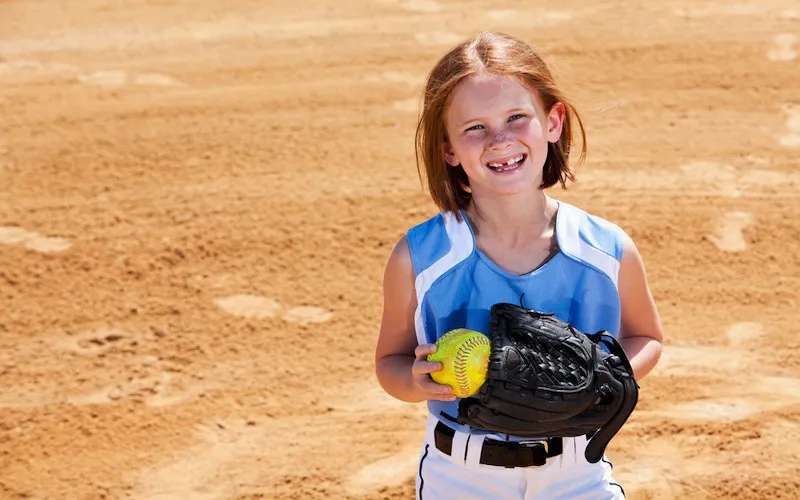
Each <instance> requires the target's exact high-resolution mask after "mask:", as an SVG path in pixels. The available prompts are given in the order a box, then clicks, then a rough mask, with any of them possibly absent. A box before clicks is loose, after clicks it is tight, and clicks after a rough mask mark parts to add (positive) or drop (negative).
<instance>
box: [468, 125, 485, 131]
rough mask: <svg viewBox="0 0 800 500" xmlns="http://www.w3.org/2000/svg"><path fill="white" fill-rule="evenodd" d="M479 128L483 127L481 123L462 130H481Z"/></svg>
mask: <svg viewBox="0 0 800 500" xmlns="http://www.w3.org/2000/svg"><path fill="white" fill-rule="evenodd" d="M481 129H483V125H473V126H472V127H470V128H468V129H467V130H465V131H464V132H469V131H471V130H481Z"/></svg>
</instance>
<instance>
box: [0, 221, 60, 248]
mask: <svg viewBox="0 0 800 500" xmlns="http://www.w3.org/2000/svg"><path fill="white" fill-rule="evenodd" d="M0 245H14V246H22V247H25V248H27V249H28V250H33V251H34V252H39V253H59V252H63V251H65V250H69V248H70V247H71V246H72V243H71V242H70V241H69V240H68V239H66V238H61V237H57V236H43V235H41V234H39V233H37V232H35V231H28V230H26V229H23V228H21V227H16V226H0Z"/></svg>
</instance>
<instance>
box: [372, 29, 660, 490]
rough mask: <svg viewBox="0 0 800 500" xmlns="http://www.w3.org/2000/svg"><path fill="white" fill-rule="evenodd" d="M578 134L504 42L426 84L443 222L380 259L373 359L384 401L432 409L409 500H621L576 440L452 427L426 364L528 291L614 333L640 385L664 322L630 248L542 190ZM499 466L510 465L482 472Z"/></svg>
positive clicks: (543, 306) (432, 176) (516, 50)
mask: <svg viewBox="0 0 800 500" xmlns="http://www.w3.org/2000/svg"><path fill="white" fill-rule="evenodd" d="M576 126H577V127H579V128H580V131H581V136H582V138H583V139H584V141H582V144H585V135H584V131H583V126H582V123H581V121H580V118H579V116H578V113H577V112H576V110H575V108H574V107H573V105H572V104H571V103H570V101H569V100H568V99H567V98H566V97H565V95H564V93H563V91H562V90H561V88H559V86H558V85H557V84H556V83H555V82H554V81H553V78H552V76H551V74H550V71H549V70H548V68H547V66H546V65H545V64H544V62H543V61H542V59H541V58H540V57H539V55H538V54H537V53H536V51H535V50H534V49H533V48H532V47H530V46H529V45H527V44H526V43H524V42H522V41H520V40H518V39H516V38H513V37H511V36H508V35H504V34H500V33H482V34H480V35H478V36H477V37H475V38H473V39H471V40H467V41H465V42H464V43H462V44H460V45H458V46H456V47H455V48H454V49H452V50H451V51H450V52H449V53H448V54H447V55H445V56H444V57H443V58H442V59H441V60H440V61H439V62H438V63H437V64H436V66H435V67H434V69H433V71H432V72H431V73H430V75H429V77H428V80H427V83H426V86H425V96H424V107H423V111H422V114H421V117H420V120H419V125H418V127H417V153H418V158H419V160H421V163H422V165H423V166H424V169H425V175H426V177H427V181H428V187H429V189H430V192H431V195H432V197H433V200H434V202H435V203H436V204H437V206H438V207H439V208H440V209H441V213H440V214H439V215H437V216H435V217H433V218H432V219H430V220H428V221H426V222H424V223H422V224H420V225H418V226H416V227H414V228H412V229H411V230H410V231H408V233H407V234H406V236H405V237H403V238H402V239H401V240H400V241H399V242H398V243H397V245H396V246H395V247H394V249H393V250H392V254H391V256H390V257H389V261H388V263H387V265H386V271H385V275H384V310H383V318H382V322H381V329H380V336H379V338H378V343H377V348H376V373H377V376H378V380H379V382H380V383H381V386H382V387H383V388H384V390H385V391H386V392H387V393H388V394H390V395H392V396H393V397H395V398H397V399H400V400H402V401H408V402H419V401H427V404H428V409H429V412H430V414H429V417H428V424H427V431H426V434H425V438H424V442H423V446H422V451H421V454H420V461H419V469H418V474H417V478H416V484H417V498H418V499H419V500H422V499H425V500H433V499H458V500H465V499H486V500H488V499H492V500H496V499H509V500H510V499H520V500H521V499H547V500H554V499H587V500H589V499H591V500H601V499H618V498H624V492H623V490H622V487H621V486H619V484H617V483H616V482H615V481H614V480H613V479H612V477H611V464H610V462H608V461H607V460H606V459H603V460H601V461H600V462H598V463H596V464H591V463H589V462H587V461H586V459H585V458H584V455H583V452H584V448H585V445H586V438H584V437H578V438H563V439H561V438H559V439H555V438H551V439H547V440H541V441H537V442H531V441H530V440H523V439H522V438H519V437H517V436H509V435H504V434H498V433H490V432H481V431H479V430H477V429H472V428H469V427H465V426H460V425H459V424H457V423H456V422H455V421H454V419H453V417H455V416H456V415H457V413H458V410H457V406H458V401H457V400H456V398H455V396H453V395H452V394H451V390H450V388H449V387H447V386H443V385H439V384H436V383H434V382H433V380H432V379H431V378H430V373H432V372H434V371H436V370H440V369H441V365H440V364H439V363H430V362H428V361H426V358H427V355H428V354H430V353H432V352H434V351H435V350H436V346H435V345H434V343H435V342H436V340H437V339H438V338H439V337H440V336H442V335H443V334H444V333H446V332H448V331H450V330H452V329H454V328H469V329H472V330H477V331H481V332H484V333H487V331H488V324H489V309H490V308H491V306H492V305H493V304H495V303H498V302H510V303H519V299H520V296H522V294H523V293H524V294H525V295H524V302H525V303H524V305H525V307H527V308H529V309H536V310H537V311H541V312H548V313H555V315H556V316H557V317H559V318H561V319H562V320H564V321H568V322H570V323H572V324H573V325H575V327H576V328H578V329H579V330H581V331H583V332H587V333H595V332H597V331H600V330H606V331H608V332H610V333H611V334H613V335H615V336H616V337H617V338H618V339H619V341H620V343H621V344H622V346H623V348H624V349H625V351H626V353H627V355H628V357H629V359H630V362H631V365H632V366H633V369H634V372H635V374H636V378H637V379H641V378H642V377H644V376H645V375H646V374H647V373H648V372H649V371H650V370H652V369H653V367H654V366H655V364H656V362H657V361H658V359H659V356H660V354H661V343H662V328H661V321H660V319H659V315H658V312H657V310H656V306H655V303H654V301H653V297H652V295H651V293H650V290H649V287H648V285H647V279H646V277H645V270H644V265H643V264H642V259H641V257H640V256H639V253H638V251H637V249H636V247H635V246H634V244H633V241H631V239H630V238H629V237H628V236H627V235H626V234H625V233H624V232H623V231H622V230H621V229H620V228H619V227H618V226H616V225H614V224H612V223H610V222H607V221H605V220H603V219H601V218H599V217H595V216H592V215H589V214H587V213H586V212H584V211H582V210H580V209H578V208H576V207H574V206H571V205H568V204H566V203H563V202H560V201H558V200H555V199H553V198H550V197H549V196H547V195H546V194H545V192H544V189H546V188H548V187H551V186H553V185H555V184H556V183H560V184H561V185H562V187H566V184H567V181H574V175H573V171H572V169H571V167H570V164H569V159H570V158H569V156H570V147H571V145H572V140H573V134H574V132H575V131H576V128H575V127H576ZM585 152H586V150H585V145H584V146H583V147H582V151H581V156H580V160H582V159H583V157H584V155H585ZM531 447H540V448H543V449H544V450H545V451H546V455H547V457H548V458H547V463H546V464H545V465H543V466H540V467H524V466H523V465H522V464H524V460H523V459H524V457H525V456H529V455H530V452H531V451H530V450H529V448H531ZM526 448H527V449H526ZM539 451H541V450H539ZM498 456H499V457H500V458H501V462H502V463H506V464H510V465H507V466H505V467H498V466H495V465H487V464H486V462H494V463H497V458H498ZM490 457H491V458H492V460H489V458H490ZM518 457H519V458H518ZM516 460H519V464H520V466H516V465H515V464H516V463H517V462H516Z"/></svg>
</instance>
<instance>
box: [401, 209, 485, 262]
mask: <svg viewBox="0 0 800 500" xmlns="http://www.w3.org/2000/svg"><path fill="white" fill-rule="evenodd" d="M406 240H407V241H408V248H409V251H410V253H411V260H412V262H413V263H414V270H415V271H416V272H417V273H420V272H422V271H423V270H424V269H426V268H428V267H429V266H430V265H431V264H433V263H434V262H436V261H438V260H439V259H441V258H443V257H445V256H449V258H450V259H452V260H454V261H460V260H463V258H465V257H466V256H467V255H469V253H471V252H472V249H473V248H474V246H475V242H474V239H473V237H472V232H471V231H470V229H469V226H468V225H467V224H466V222H465V221H464V219H463V217H460V218H459V217H458V216H456V214H455V213H453V212H449V211H443V212H439V213H438V214H436V215H434V216H433V217H431V218H429V219H427V220H425V221H423V222H421V223H419V224H417V225H415V226H414V227H412V228H411V229H409V230H408V232H407V233H406Z"/></svg>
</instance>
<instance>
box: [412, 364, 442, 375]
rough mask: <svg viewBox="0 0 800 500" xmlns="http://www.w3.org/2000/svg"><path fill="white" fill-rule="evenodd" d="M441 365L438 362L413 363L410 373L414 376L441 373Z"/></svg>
mask: <svg viewBox="0 0 800 500" xmlns="http://www.w3.org/2000/svg"><path fill="white" fill-rule="evenodd" d="M441 369H442V364H441V363H439V362H438V361H417V362H416V363H414V366H413V368H412V371H413V372H414V374H415V375H424V374H427V373H433V372H438V371H441Z"/></svg>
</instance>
